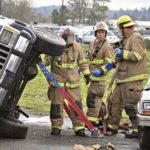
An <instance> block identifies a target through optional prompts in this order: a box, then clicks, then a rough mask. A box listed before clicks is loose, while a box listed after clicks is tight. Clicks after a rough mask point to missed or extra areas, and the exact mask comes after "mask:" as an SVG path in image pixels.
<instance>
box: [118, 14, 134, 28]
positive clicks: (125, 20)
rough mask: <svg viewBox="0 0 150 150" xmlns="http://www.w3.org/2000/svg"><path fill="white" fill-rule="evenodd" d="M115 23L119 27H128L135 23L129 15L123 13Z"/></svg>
mask: <svg viewBox="0 0 150 150" xmlns="http://www.w3.org/2000/svg"><path fill="white" fill-rule="evenodd" d="M117 25H118V27H119V28H123V27H130V26H134V25H135V23H134V22H133V20H132V19H131V17H129V16H127V15H124V16H121V17H120V18H119V19H118V20H117Z"/></svg>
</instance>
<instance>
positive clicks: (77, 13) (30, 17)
mask: <svg viewBox="0 0 150 150" xmlns="http://www.w3.org/2000/svg"><path fill="white" fill-rule="evenodd" d="M62 2H63V0H62ZM109 2H110V0H68V5H67V6H66V5H62V6H59V7H54V8H53V11H50V10H49V9H48V8H49V7H48V6H46V7H43V12H42V13H41V12H40V11H39V12H38V11H35V8H33V6H32V1H31V0H0V14H1V15H3V16H6V17H9V18H15V19H19V20H21V21H24V22H27V23H31V22H34V21H37V22H43V23H44V22H46V23H54V24H61V25H62V24H68V23H70V24H89V25H93V24H95V23H96V22H98V21H104V20H106V19H109V18H110V19H117V18H118V17H120V16H121V15H125V14H126V15H130V16H131V17H132V18H134V19H135V20H143V21H150V15H149V14H150V7H149V8H142V9H140V10H139V9H134V10H129V9H127V10H123V9H120V10H117V11H112V10H109V9H108V7H107V3H109ZM45 8H46V9H45ZM38 9H40V8H36V10H38ZM44 11H45V12H44Z"/></svg>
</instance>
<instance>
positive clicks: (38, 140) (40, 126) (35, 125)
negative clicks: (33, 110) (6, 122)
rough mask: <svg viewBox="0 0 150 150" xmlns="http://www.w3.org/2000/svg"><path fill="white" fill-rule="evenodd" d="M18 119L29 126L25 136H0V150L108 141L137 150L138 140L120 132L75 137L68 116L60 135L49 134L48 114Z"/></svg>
mask: <svg viewBox="0 0 150 150" xmlns="http://www.w3.org/2000/svg"><path fill="white" fill-rule="evenodd" d="M20 120H21V121H23V122H24V124H26V125H27V126H28V127H29V130H28V133H27V136H26V138H25V139H4V138H0V150H73V147H74V145H75V144H82V145H84V146H89V145H93V144H102V145H105V144H107V143H108V142H111V143H112V144H114V145H115V147H116V150H139V145H138V140H137V139H126V138H125V137H124V134H122V133H118V134H117V135H115V136H104V137H99V138H91V137H77V136H75V135H74V132H73V130H72V124H71V121H70V120H69V119H68V118H65V119H64V126H63V130H62V133H61V135H60V136H52V135H51V134H50V132H51V124H50V121H49V117H48V116H31V117H30V118H27V119H26V118H23V117H21V118H20ZM87 133H88V131H87Z"/></svg>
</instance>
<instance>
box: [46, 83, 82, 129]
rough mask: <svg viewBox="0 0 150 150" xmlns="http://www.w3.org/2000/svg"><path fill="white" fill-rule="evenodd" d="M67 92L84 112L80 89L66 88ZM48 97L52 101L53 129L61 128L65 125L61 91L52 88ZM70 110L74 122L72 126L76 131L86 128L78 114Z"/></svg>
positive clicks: (51, 117) (51, 116)
mask: <svg viewBox="0 0 150 150" xmlns="http://www.w3.org/2000/svg"><path fill="white" fill-rule="evenodd" d="M66 91H67V92H68V93H69V94H70V96H71V97H72V98H73V100H74V101H75V103H76V105H77V106H78V107H79V108H80V110H82V102H81V100H82V97H81V93H80V88H79V87H77V88H66ZM48 97H49V99H50V100H51V108H50V120H51V123H52V127H56V128H61V126H62V125H63V108H64V107H63V103H64V97H63V96H62V95H61V93H60V91H59V89H57V88H56V87H53V86H52V87H51V88H50V90H49V92H48ZM69 108H70V116H71V118H70V119H71V120H72V124H73V127H74V130H75V131H76V130H78V129H81V128H83V127H84V122H83V121H82V120H81V119H80V117H79V116H78V115H77V114H76V112H75V111H74V110H73V109H72V108H71V107H69Z"/></svg>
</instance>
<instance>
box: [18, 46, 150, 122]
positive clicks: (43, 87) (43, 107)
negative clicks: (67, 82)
mask: <svg viewBox="0 0 150 150" xmlns="http://www.w3.org/2000/svg"><path fill="white" fill-rule="evenodd" d="M82 48H83V49H84V50H87V49H88V46H86V45H82ZM149 58H150V53H149V52H148V59H149ZM148 62H150V61H149V60H148ZM148 68H150V63H148ZM112 73H113V71H111V72H110V74H109V76H108V81H107V82H109V79H111V76H112ZM145 83H146V81H145ZM80 87H81V94H82V98H83V109H84V112H86V109H87V106H86V95H87V86H86V84H85V81H84V78H83V75H82V74H81V80H80ZM47 89H48V83H47V81H46V79H45V77H44V75H43V74H42V72H41V71H40V70H39V71H38V75H37V76H36V78H35V79H33V80H31V81H29V83H28V84H27V86H26V88H25V90H24V92H23V94H22V96H21V99H20V101H19V105H20V106H21V108H23V109H25V110H28V111H29V110H30V113H34V114H38V115H49V108H50V101H49V100H48V98H47ZM107 94H108V92H107V91H106V93H105V96H104V101H106V97H107ZM122 118H123V119H122V120H123V121H128V117H127V115H126V114H125V112H123V117H122Z"/></svg>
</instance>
